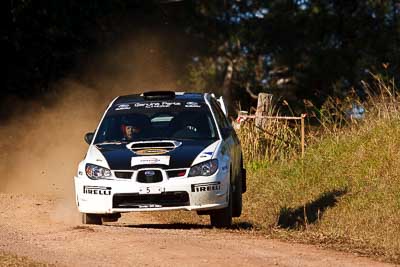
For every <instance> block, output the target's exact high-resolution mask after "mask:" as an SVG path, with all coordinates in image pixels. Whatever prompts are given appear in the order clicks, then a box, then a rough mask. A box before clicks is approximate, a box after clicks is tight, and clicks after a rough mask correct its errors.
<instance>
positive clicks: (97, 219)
mask: <svg viewBox="0 0 400 267" xmlns="http://www.w3.org/2000/svg"><path fill="white" fill-rule="evenodd" d="M82 223H83V224H97V225H101V224H102V220H101V215H100V214H92V213H82Z"/></svg>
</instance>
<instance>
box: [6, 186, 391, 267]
mask: <svg viewBox="0 0 400 267" xmlns="http://www.w3.org/2000/svg"><path fill="white" fill-rule="evenodd" d="M70 204H71V203H69V202H68V203H67V202H66V201H65V200H62V199H58V198H56V197H54V196H52V195H26V194H11V193H7V194H6V193H3V194H0V217H1V220H0V251H3V252H7V253H12V254H15V255H19V256H26V257H29V258H31V259H33V260H36V261H39V262H43V263H53V264H56V265H60V266H88V265H90V266H110V265H121V266H128V265H132V266H136V265H151V266H172V265H174V266H175V265H176V266H199V265H200V266H206V265H207V266H208V265H213V266H222V265H225V266H271V265H277V266H322V265H323V266H385V264H382V263H377V262H374V261H372V260H370V259H367V258H361V257H356V256H354V255H351V254H345V253H339V252H334V251H330V250H322V249H319V248H316V247H313V246H306V245H299V244H288V243H283V242H279V241H276V240H269V239H266V238H264V237H262V236H260V235H258V234H254V233H253V234H252V233H251V232H250V231H245V230H241V231H223V230H217V229H211V228H209V227H208V226H205V225H183V224H172V225H171V224H161V223H157V222H154V220H153V219H151V217H150V216H149V215H148V214H142V213H135V214H126V215H123V217H122V218H121V219H120V221H119V222H118V223H110V224H107V225H104V226H83V225H80V223H79V218H78V217H79V215H78V214H77V213H76V212H75V211H74V210H71V207H70Z"/></svg>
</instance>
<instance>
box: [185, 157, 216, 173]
mask: <svg viewBox="0 0 400 267" xmlns="http://www.w3.org/2000/svg"><path fill="white" fill-rule="evenodd" d="M217 170H218V160H217V159H212V160H208V161H204V162H202V163H199V164H197V165H194V166H193V167H192V168H190V171H189V177H193V176H210V175H213V174H214V173H215V172H216V171H217Z"/></svg>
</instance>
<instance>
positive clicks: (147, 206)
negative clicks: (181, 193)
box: [138, 204, 162, 209]
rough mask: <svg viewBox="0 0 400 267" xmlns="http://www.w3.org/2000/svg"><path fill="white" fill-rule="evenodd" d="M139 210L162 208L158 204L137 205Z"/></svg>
mask: <svg viewBox="0 0 400 267" xmlns="http://www.w3.org/2000/svg"><path fill="white" fill-rule="evenodd" d="M138 208H139V209H148V208H162V206H161V205H158V204H141V205H138Z"/></svg>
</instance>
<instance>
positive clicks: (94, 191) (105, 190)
mask: <svg viewBox="0 0 400 267" xmlns="http://www.w3.org/2000/svg"><path fill="white" fill-rule="evenodd" d="M83 193H84V194H89V195H103V196H109V195H111V187H106V186H91V185H84V186H83Z"/></svg>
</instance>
